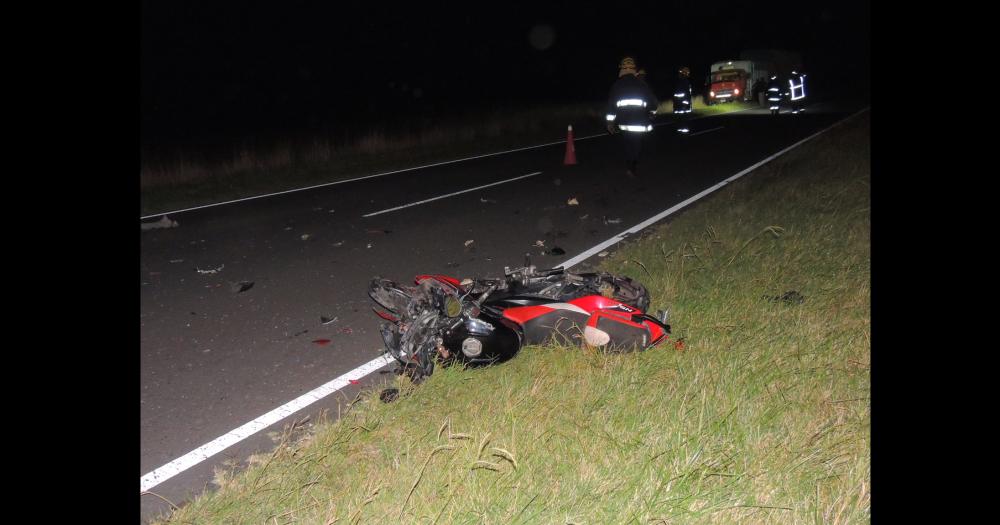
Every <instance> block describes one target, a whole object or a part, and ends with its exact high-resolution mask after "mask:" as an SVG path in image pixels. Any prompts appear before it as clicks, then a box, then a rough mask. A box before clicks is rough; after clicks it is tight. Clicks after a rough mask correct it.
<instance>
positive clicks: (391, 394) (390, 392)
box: [378, 388, 399, 403]
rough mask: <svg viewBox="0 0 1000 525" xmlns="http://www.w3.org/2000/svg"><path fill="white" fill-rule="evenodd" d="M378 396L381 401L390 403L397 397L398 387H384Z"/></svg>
mask: <svg viewBox="0 0 1000 525" xmlns="http://www.w3.org/2000/svg"><path fill="white" fill-rule="evenodd" d="M378 398H379V399H381V400H382V402H383V403H392V402H393V401H395V400H397V399H399V389H398V388H386V389H384V390H382V392H380V393H379V395H378Z"/></svg>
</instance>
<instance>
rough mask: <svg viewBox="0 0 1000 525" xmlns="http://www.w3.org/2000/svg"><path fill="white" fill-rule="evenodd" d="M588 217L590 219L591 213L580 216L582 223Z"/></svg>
mask: <svg viewBox="0 0 1000 525" xmlns="http://www.w3.org/2000/svg"><path fill="white" fill-rule="evenodd" d="M587 217H590V214H589V213H584V214H583V215H581V216H580V220H581V221H582V220H585V219H586V218H587Z"/></svg>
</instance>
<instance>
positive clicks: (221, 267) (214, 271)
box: [195, 264, 226, 275]
mask: <svg viewBox="0 0 1000 525" xmlns="http://www.w3.org/2000/svg"><path fill="white" fill-rule="evenodd" d="M225 267H226V265H225V264H223V265H222V266H219V267H218V268H216V269H214V270H202V269H201V268H198V267H197V266H196V267H195V270H198V273H200V274H202V275H205V274H216V273H219V272H221V271H222V269H223V268H225Z"/></svg>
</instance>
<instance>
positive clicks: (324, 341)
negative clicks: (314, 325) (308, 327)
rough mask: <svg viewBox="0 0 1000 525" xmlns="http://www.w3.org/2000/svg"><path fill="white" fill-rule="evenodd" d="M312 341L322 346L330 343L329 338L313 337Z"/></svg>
mask: <svg viewBox="0 0 1000 525" xmlns="http://www.w3.org/2000/svg"><path fill="white" fill-rule="evenodd" d="M313 343H315V344H318V345H320V346H323V345H328V344H330V340H329V339H313Z"/></svg>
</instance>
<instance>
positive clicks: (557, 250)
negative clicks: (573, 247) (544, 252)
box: [549, 246, 566, 255]
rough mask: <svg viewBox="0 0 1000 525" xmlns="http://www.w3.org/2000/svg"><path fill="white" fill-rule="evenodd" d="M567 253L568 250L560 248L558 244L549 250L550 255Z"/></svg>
mask: <svg viewBox="0 0 1000 525" xmlns="http://www.w3.org/2000/svg"><path fill="white" fill-rule="evenodd" d="M565 254H566V250H564V249H562V248H560V247H558V246H553V247H552V249H551V250H549V255H565Z"/></svg>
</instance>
